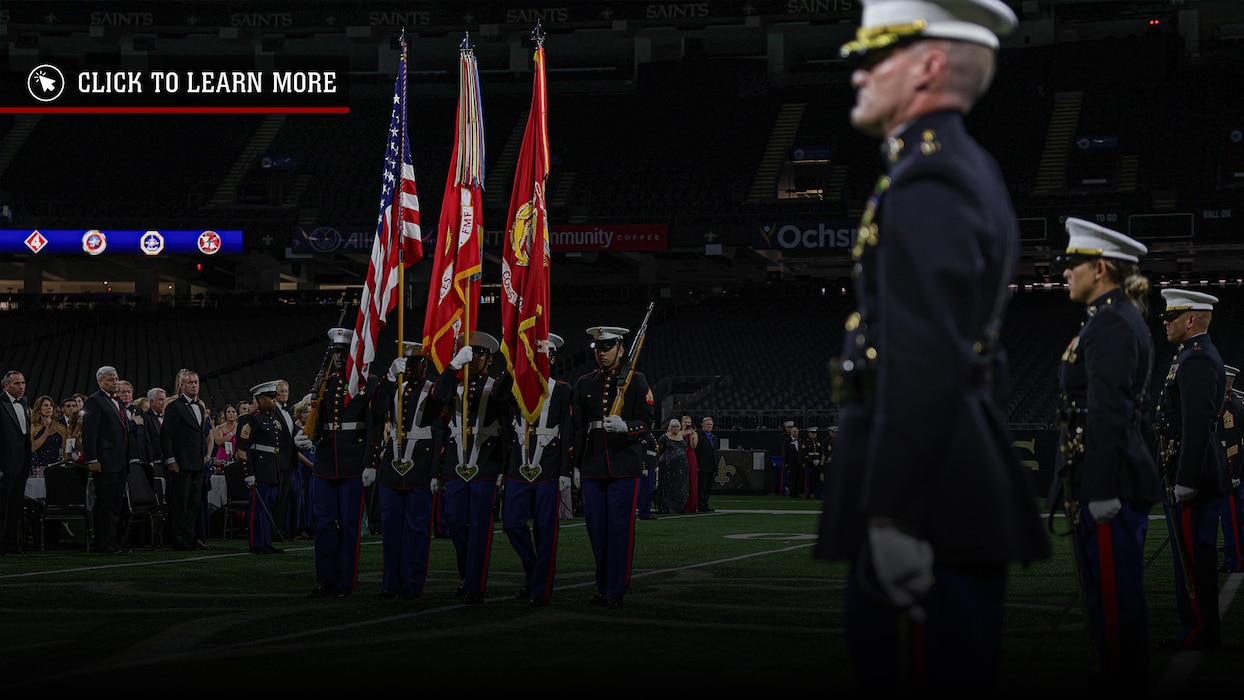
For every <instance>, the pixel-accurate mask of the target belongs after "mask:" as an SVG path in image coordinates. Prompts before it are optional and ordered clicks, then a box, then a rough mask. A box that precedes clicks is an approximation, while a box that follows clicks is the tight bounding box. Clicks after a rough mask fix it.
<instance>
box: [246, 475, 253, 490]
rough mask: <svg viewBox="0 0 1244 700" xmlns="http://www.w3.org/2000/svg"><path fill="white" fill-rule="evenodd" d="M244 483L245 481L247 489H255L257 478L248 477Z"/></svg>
mask: <svg viewBox="0 0 1244 700" xmlns="http://www.w3.org/2000/svg"><path fill="white" fill-rule="evenodd" d="M243 481H245V482H246V488H248V489H253V488H255V477H253V476H248V477H246V478H245V479H243Z"/></svg>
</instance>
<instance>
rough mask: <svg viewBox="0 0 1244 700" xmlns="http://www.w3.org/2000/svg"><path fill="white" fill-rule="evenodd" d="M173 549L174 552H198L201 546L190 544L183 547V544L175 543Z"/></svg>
mask: <svg viewBox="0 0 1244 700" xmlns="http://www.w3.org/2000/svg"><path fill="white" fill-rule="evenodd" d="M173 551H174V552H197V551H199V547H198V545H190V546H189V547H183V546H181V545H176V544H175V545H173Z"/></svg>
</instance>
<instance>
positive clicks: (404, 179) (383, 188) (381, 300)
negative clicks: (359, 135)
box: [345, 36, 423, 403]
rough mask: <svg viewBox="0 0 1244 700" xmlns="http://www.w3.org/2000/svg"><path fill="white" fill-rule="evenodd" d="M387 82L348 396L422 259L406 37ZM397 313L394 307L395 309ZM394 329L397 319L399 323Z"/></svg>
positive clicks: (362, 379)
mask: <svg viewBox="0 0 1244 700" xmlns="http://www.w3.org/2000/svg"><path fill="white" fill-rule="evenodd" d="M401 42H402V57H401V59H400V60H399V61H398V64H397V80H396V82H395V83H394V85H393V111H392V112H391V113H390V115H389V138H388V141H387V142H386V143H385V149H384V172H383V173H382V175H381V183H380V213H379V214H378V215H377V217H376V239H375V241H374V242H373V243H372V249H371V260H370V261H369V262H368V264H367V279H366V280H364V281H363V298H362V300H361V302H360V304H359V315H358V320H356V321H355V323H354V337H353V339H352V340H351V342H350V356H349V357H348V358H347V359H346V377H347V378H348V382H349V392H348V393H347V395H346V399H345V400H346V402H347V403H348V402H349V401H350V397H351V396H354V395H355V394H357V393H358V392H359V391H360V388H361V387H365V386H366V385H367V370H368V368H369V367H370V365H371V363H372V360H374V359H376V338H377V337H378V336H379V333H380V328H381V327H382V326H384V325H385V323H387V321H388V315H389V312H390V311H392V310H393V307H394V306H397V303H398V299H399V298H400V297H401V295H402V272H403V268H405V267H406V266H409V265H414V264H415V263H417V262H419V261H420V260H422V259H423V239H422V238H421V233H420V229H419V196H418V194H417V192H416V188H415V164H414V159H413V158H411V155H410V132H409V130H408V123H407V120H406V38H405V36H403V37H402V40H401ZM399 314H400V311H399ZM399 328H400V324H399Z"/></svg>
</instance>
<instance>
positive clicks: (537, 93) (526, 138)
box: [501, 45, 549, 423]
mask: <svg viewBox="0 0 1244 700" xmlns="http://www.w3.org/2000/svg"><path fill="white" fill-rule="evenodd" d="M546 105H547V99H546V90H545V82H544V47H543V45H537V46H536V54H535V87H534V88H533V90H532V94H531V111H530V113H528V115H527V131H526V132H525V133H524V134H523V146H522V150H521V151H519V155H518V167H517V169H516V171H515V173H514V190H513V191H512V192H511V193H510V215H509V218H508V219H506V221H507V227H508V231H507V235H506V243H505V249H504V252H503V253H502V259H501V292H502V293H501V330H502V342H501V350H502V352H504V353H505V360H506V365H507V367H508V368H509V371H510V375H511V376H513V377H514V398H515V399H516V400H517V401H518V406H519V408H520V409H521V410H522V412H523V416H524V417H526V419H527V421H528V422H529V423H535V422H536V421H537V420H538V419H539V416H540V409H541V408H542V407H543V405H544V399H545V398H546V397H547V396H548V393H549V354H548V348H547V345H548V338H549V224H548V218H547V209H546V206H545V201H544V190H545V185H546V183H547V181H548V176H549V130H548V115H547V110H546Z"/></svg>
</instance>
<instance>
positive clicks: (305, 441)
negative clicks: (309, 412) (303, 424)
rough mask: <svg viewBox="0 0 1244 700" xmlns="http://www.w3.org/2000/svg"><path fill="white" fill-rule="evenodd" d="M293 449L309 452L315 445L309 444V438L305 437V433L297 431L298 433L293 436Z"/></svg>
mask: <svg viewBox="0 0 1244 700" xmlns="http://www.w3.org/2000/svg"><path fill="white" fill-rule="evenodd" d="M294 447H297V448H298V449H300V450H309V449H311V448H313V447H315V443H313V442H311V438H309V437H307V434H306V433H304V432H301V431H299V433H298V434H297V435H295V436H294Z"/></svg>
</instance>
